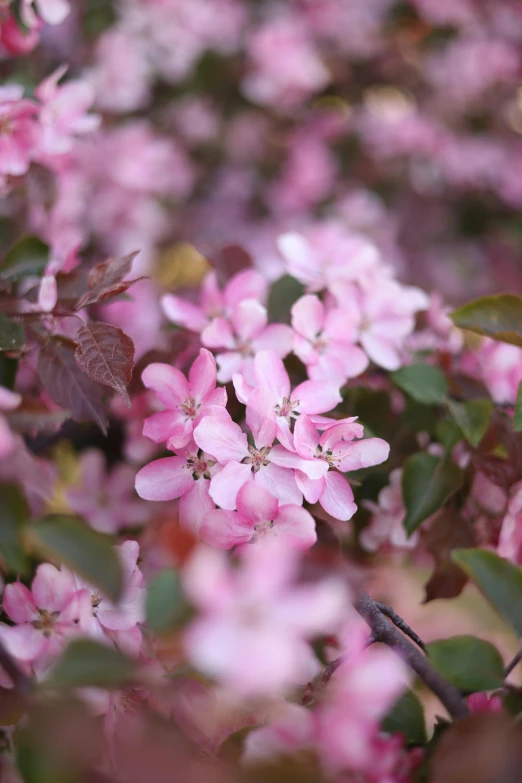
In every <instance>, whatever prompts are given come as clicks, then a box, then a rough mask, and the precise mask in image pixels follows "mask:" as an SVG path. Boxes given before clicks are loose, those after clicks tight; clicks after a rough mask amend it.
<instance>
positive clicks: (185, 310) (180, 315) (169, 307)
mask: <svg viewBox="0 0 522 783" xmlns="http://www.w3.org/2000/svg"><path fill="white" fill-rule="evenodd" d="M161 306H162V308H163V312H164V313H165V315H166V316H167V318H168V319H169V321H172V323H174V324H179V326H184V327H185V329H189V330H190V331H191V332H198V333H199V332H201V330H202V329H204V328H205V326H206V325H207V323H208V319H207V317H206V316H205V313H204V312H203V310H202V309H201V307H198V306H197V305H194V304H192V303H191V302H187V300H186V299H181V297H179V296H174V295H173V294H165V295H164V296H162V297H161Z"/></svg>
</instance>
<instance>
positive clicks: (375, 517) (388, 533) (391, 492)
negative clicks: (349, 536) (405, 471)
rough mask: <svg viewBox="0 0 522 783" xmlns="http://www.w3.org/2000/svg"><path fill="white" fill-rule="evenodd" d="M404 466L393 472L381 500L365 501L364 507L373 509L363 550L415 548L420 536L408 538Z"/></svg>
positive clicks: (365, 529)
mask: <svg viewBox="0 0 522 783" xmlns="http://www.w3.org/2000/svg"><path fill="white" fill-rule="evenodd" d="M401 480H402V469H401V468H396V469H395V470H392V471H391V473H390V483H389V485H388V486H386V487H383V489H381V491H380V492H379V497H378V500H377V503H373V502H372V501H370V500H366V501H364V506H365V508H367V509H368V510H369V511H371V512H372V516H371V518H370V522H369V523H368V526H367V527H365V528H364V530H363V531H362V532H361V535H360V536H359V541H360V544H361V546H362V547H363V549H366V550H367V551H368V552H376V551H377V550H378V549H381V547H385V546H386V545H390V546H392V547H394V548H396V549H414V548H415V547H416V546H417V543H418V540H419V536H418V533H417V532H414V533H413V535H411V536H410V537H409V538H408V535H407V533H406V530H405V529H404V525H403V522H404V519H405V518H406V509H405V507H404V502H403V499H402V487H401Z"/></svg>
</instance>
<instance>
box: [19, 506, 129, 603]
mask: <svg viewBox="0 0 522 783" xmlns="http://www.w3.org/2000/svg"><path fill="white" fill-rule="evenodd" d="M28 538H29V541H30V543H31V544H32V545H33V546H34V547H35V548H36V549H37V550H38V551H40V552H41V553H42V554H43V556H44V557H50V558H52V559H56V560H60V561H61V562H62V563H63V564H64V565H66V566H67V567H68V568H70V569H71V570H72V571H75V572H76V573H77V574H79V575H80V576H82V577H83V578H84V579H86V580H87V581H88V582H90V583H91V584H93V585H94V586H96V587H99V588H100V589H101V590H102V591H103V593H104V594H105V595H106V596H107V597H108V598H110V599H112V600H113V601H117V600H118V598H119V597H120V595H121V590H122V568H121V564H120V561H119V559H118V555H117V554H116V550H115V548H114V547H113V545H112V540H111V538H110V537H109V536H105V535H103V534H102V533H98V532H97V531H96V530H93V529H92V528H91V527H89V525H88V524H87V523H86V522H84V521H83V520H81V519H77V518H74V517H65V516H48V517H44V518H43V519H42V520H41V521H40V522H38V523H36V524H35V525H33V526H32V527H30V528H28Z"/></svg>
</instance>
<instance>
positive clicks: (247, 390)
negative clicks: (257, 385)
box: [232, 372, 254, 405]
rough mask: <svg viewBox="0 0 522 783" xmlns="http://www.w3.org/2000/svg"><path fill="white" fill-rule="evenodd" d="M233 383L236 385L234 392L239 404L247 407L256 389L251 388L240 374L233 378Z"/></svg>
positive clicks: (235, 374) (237, 373)
mask: <svg viewBox="0 0 522 783" xmlns="http://www.w3.org/2000/svg"><path fill="white" fill-rule="evenodd" d="M232 383H233V384H234V391H235V393H236V397H237V398H238V400H239V402H242V403H243V405H246V404H247V402H248V400H249V397H250V395H251V394H252V392H253V390H254V387H253V386H250V384H248V383H247V382H246V381H245V379H244V378H243V376H242V375H241V373H239V372H236V373H234V375H233V376H232Z"/></svg>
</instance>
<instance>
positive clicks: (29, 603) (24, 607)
mask: <svg viewBox="0 0 522 783" xmlns="http://www.w3.org/2000/svg"><path fill="white" fill-rule="evenodd" d="M3 605H4V610H5V612H6V614H8V615H9V617H10V618H11V620H14V622H15V623H30V622H31V620H34V619H35V617H36V615H37V610H36V603H35V601H34V598H33V594H32V593H31V591H30V590H29V588H28V587H26V586H25V585H23V584H22V583H21V582H11V584H8V585H6V586H5V589H4V596H3Z"/></svg>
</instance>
